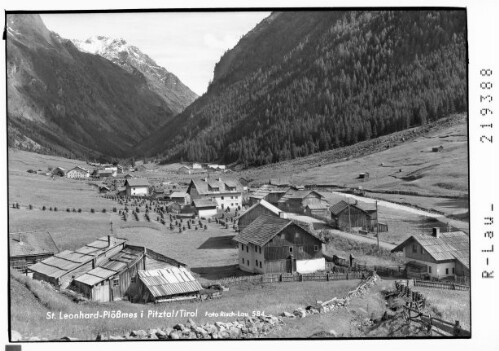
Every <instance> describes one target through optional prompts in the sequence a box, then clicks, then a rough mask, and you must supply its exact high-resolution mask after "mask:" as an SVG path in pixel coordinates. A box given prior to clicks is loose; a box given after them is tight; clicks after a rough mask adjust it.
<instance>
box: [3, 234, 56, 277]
mask: <svg viewBox="0 0 499 351" xmlns="http://www.w3.org/2000/svg"><path fill="white" fill-rule="evenodd" d="M58 252H59V249H58V248H57V245H56V244H55V242H54V240H53V239H52V236H51V235H50V233H49V232H27V233H10V234H9V265H10V267H12V268H14V269H16V270H18V271H20V272H23V273H25V272H27V271H28V269H29V267H30V266H32V265H34V264H36V263H38V262H40V261H43V260H45V259H46V258H49V257H51V256H53V255H54V254H56V253H58Z"/></svg>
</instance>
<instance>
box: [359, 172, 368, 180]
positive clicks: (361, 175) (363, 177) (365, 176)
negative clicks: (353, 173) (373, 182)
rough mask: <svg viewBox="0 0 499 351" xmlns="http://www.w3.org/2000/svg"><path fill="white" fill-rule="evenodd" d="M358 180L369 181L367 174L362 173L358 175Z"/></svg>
mask: <svg viewBox="0 0 499 351" xmlns="http://www.w3.org/2000/svg"><path fill="white" fill-rule="evenodd" d="M358 178H359V179H364V180H366V179H369V172H363V173H359V176H358Z"/></svg>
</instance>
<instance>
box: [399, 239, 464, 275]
mask: <svg viewBox="0 0 499 351" xmlns="http://www.w3.org/2000/svg"><path fill="white" fill-rule="evenodd" d="M413 240H414V241H416V242H417V243H418V244H419V245H421V246H422V247H423V248H424V249H425V250H426V251H427V252H428V254H429V255H430V256H431V257H433V258H434V259H435V260H436V261H445V260H452V259H457V260H459V261H460V262H461V263H462V264H463V265H464V266H466V267H467V268H469V267H470V250H469V245H470V238H469V237H468V235H467V234H466V233H464V232H461V231H457V232H448V233H440V234H439V237H438V238H437V237H434V236H430V235H420V234H418V235H413V236H411V237H410V238H409V239H407V240H405V241H404V242H402V243H401V244H399V245H398V246H397V247H395V248H394V249H393V250H392V252H396V251H402V250H403V249H404V247H405V246H407V245H409V244H410V243H411V242H412V241H413Z"/></svg>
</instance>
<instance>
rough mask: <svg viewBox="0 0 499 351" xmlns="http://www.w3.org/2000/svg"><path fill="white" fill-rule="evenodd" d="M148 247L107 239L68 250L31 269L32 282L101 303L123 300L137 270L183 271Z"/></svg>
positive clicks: (178, 264) (179, 265) (170, 260)
mask: <svg viewBox="0 0 499 351" xmlns="http://www.w3.org/2000/svg"><path fill="white" fill-rule="evenodd" d="M184 266H185V265H184V264H183V263H180V262H178V261H175V260H173V259H170V258H168V257H165V256H163V255H161V254H158V253H156V252H154V251H152V250H149V249H147V248H145V247H140V246H132V245H128V244H126V240H125V239H118V238H115V237H111V236H107V237H102V238H100V239H97V240H96V241H94V242H92V243H90V244H87V245H85V246H83V247H82V248H79V249H77V250H75V251H69V250H65V251H62V252H60V253H58V254H55V255H54V256H53V257H50V258H48V259H45V260H43V261H41V262H39V263H37V264H35V265H33V266H31V267H30V270H31V271H33V278H34V279H38V280H44V281H47V282H49V283H51V284H53V285H55V286H58V287H60V288H62V289H66V288H69V289H71V290H73V291H76V292H79V293H81V294H82V295H83V296H85V297H86V298H88V299H91V300H93V301H99V302H106V301H115V300H121V299H123V298H124V297H125V296H128V295H127V292H128V289H129V287H130V285H131V284H132V283H133V282H134V280H135V277H136V276H137V271H138V270H146V269H158V268H165V267H184Z"/></svg>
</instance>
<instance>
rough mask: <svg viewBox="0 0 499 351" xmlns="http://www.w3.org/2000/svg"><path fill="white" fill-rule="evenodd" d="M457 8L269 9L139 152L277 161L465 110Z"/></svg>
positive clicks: (462, 27)
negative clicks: (201, 90)
mask: <svg viewBox="0 0 499 351" xmlns="http://www.w3.org/2000/svg"><path fill="white" fill-rule="evenodd" d="M465 36H466V15H465V12H464V11H368V12H365V11H362V12H352V11H320V12H308V11H303V12H280V13H273V14H272V15H271V16H269V17H268V18H267V19H265V20H263V21H262V22H261V23H260V24H258V25H257V26H256V27H255V28H254V29H253V30H252V31H250V32H249V33H248V34H247V35H246V36H244V37H243V38H242V39H241V40H240V42H239V43H238V44H237V45H236V47H235V48H233V49H232V50H230V51H228V52H227V53H226V54H225V55H224V56H223V57H222V58H221V60H220V62H219V63H218V64H217V66H216V67H215V72H214V73H215V74H214V79H213V83H212V84H211V85H210V87H209V89H208V92H207V93H206V94H205V95H203V96H202V97H201V98H199V99H198V100H196V101H195V102H194V103H193V104H192V105H190V106H189V107H188V108H187V109H186V110H185V111H184V112H183V113H181V114H180V115H178V116H176V117H175V118H174V119H172V120H171V121H170V122H169V123H168V124H167V125H165V127H163V128H162V129H160V130H158V131H157V132H156V133H154V135H152V136H151V137H150V138H148V139H147V140H144V141H143V142H141V143H140V144H139V145H138V146H137V147H136V148H135V150H136V151H137V153H139V154H140V153H148V154H157V153H163V155H164V157H165V162H169V161H174V160H180V159H183V160H197V161H214V160H217V161H223V162H238V163H240V164H242V165H244V166H251V165H261V164H267V163H272V162H278V161H282V160H286V159H291V158H295V157H298V156H305V155H309V154H311V153H314V152H318V151H324V150H330V149H333V148H336V147H340V146H344V145H350V144H354V143H356V142H359V141H362V140H367V139H370V138H371V137H375V136H378V135H384V134H388V133H392V132H394V131H397V130H402V129H406V128H408V127H410V126H415V125H421V124H425V123H426V122H427V121H432V120H436V119H439V118H442V117H445V116H447V115H449V114H450V113H454V112H463V111H465V110H466V42H465Z"/></svg>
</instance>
